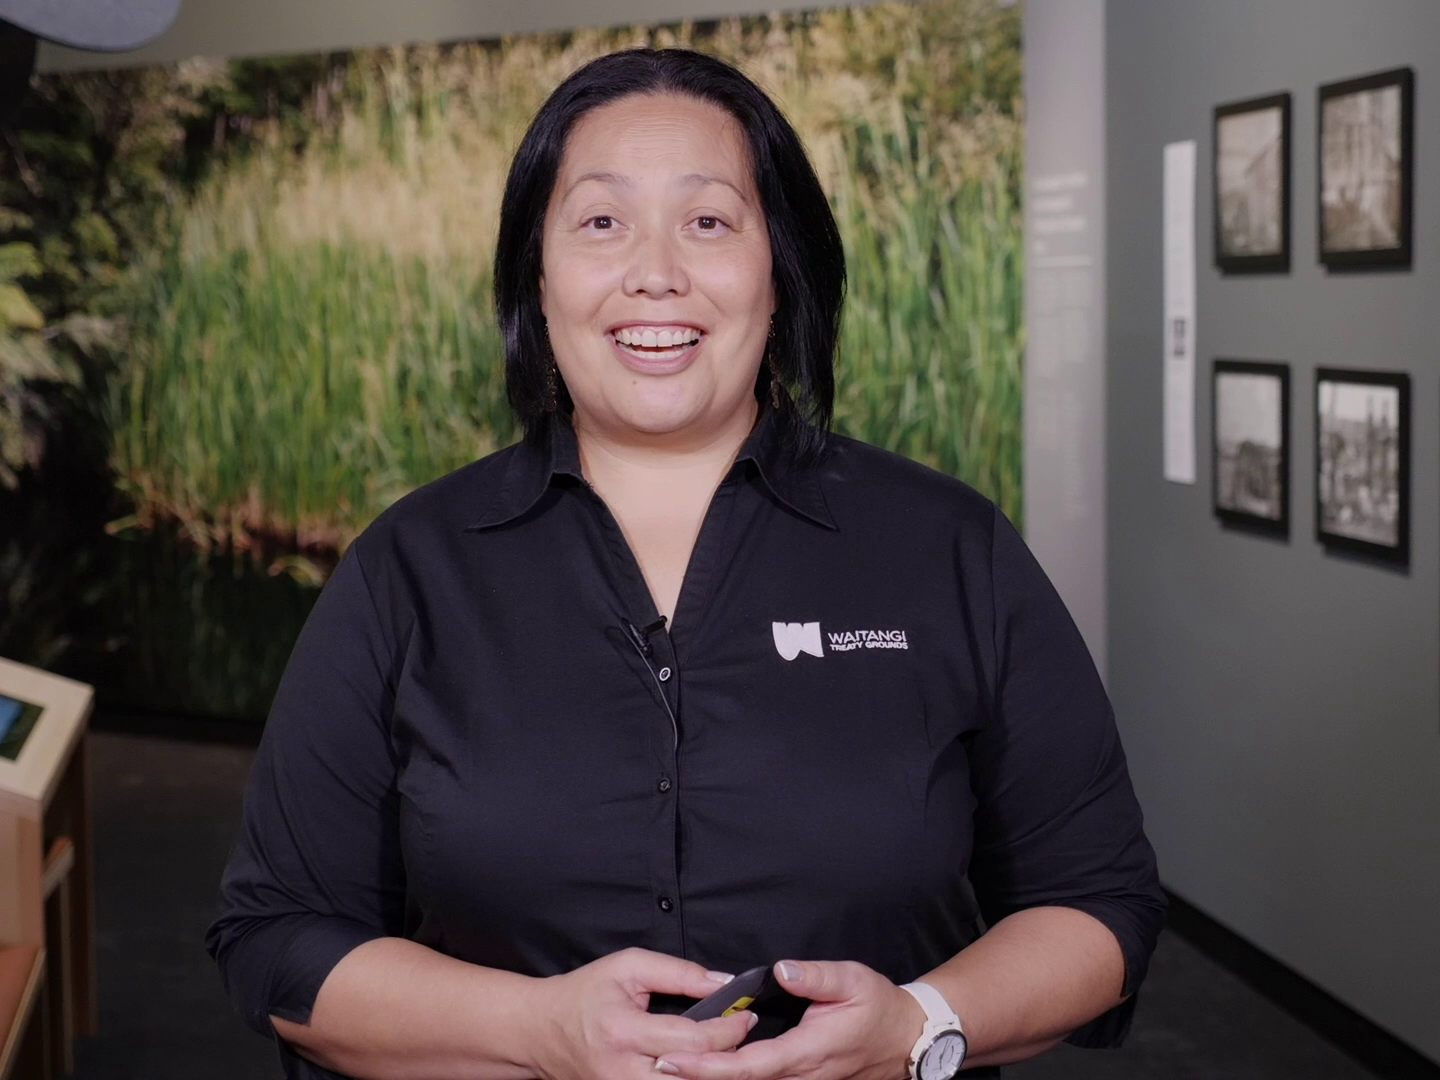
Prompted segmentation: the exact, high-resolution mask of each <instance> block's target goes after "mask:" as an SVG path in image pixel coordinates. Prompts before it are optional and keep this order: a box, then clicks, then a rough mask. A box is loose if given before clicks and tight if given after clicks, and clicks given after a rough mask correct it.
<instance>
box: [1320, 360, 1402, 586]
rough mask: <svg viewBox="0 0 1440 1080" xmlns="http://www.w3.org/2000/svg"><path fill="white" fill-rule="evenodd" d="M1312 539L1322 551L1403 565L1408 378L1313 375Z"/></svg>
mask: <svg viewBox="0 0 1440 1080" xmlns="http://www.w3.org/2000/svg"><path fill="white" fill-rule="evenodd" d="M1315 534H1316V537H1317V539H1319V541H1320V542H1321V543H1322V544H1325V545H1326V546H1327V547H1332V548H1339V549H1343V550H1348V551H1353V552H1358V553H1360V554H1364V555H1370V556H1373V557H1376V558H1380V559H1385V560H1387V561H1390V562H1395V563H1399V564H1402V565H1407V564H1408V563H1409V561H1410V376H1409V375H1405V374H1403V373H1394V372H1379V371H1339V370H1336V369H1334V368H1321V369H1319V371H1317V372H1316V373H1315Z"/></svg>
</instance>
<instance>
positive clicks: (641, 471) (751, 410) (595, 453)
mask: <svg viewBox="0 0 1440 1080" xmlns="http://www.w3.org/2000/svg"><path fill="white" fill-rule="evenodd" d="M759 412H760V409H759V404H758V403H757V402H755V401H753V400H751V401H749V402H748V403H747V407H746V408H744V409H741V410H739V411H738V412H737V413H736V414H735V415H734V416H733V417H731V418H729V419H728V420H727V421H726V422H725V423H723V424H721V425H719V426H718V427H716V428H714V429H712V430H710V431H706V432H703V433H696V434H693V435H690V436H688V437H687V436H683V435H682V436H679V437H676V436H670V437H667V438H663V439H656V438H653V437H648V436H645V435H639V434H636V435H631V434H629V433H626V434H622V435H618V436H617V435H616V434H614V433H611V432H608V431H606V430H605V429H604V428H603V427H602V426H600V425H593V424H589V423H587V422H586V420H585V418H584V417H583V416H582V415H580V414H577V415H576V417H575V434H576V439H577V441H578V443H579V447H580V464H581V468H582V470H583V471H584V474H585V479H586V481H587V482H589V484H590V486H591V487H593V488H595V490H596V491H598V492H599V493H600V496H601V498H603V499H605V501H606V502H612V501H613V502H618V503H620V504H622V505H623V504H626V503H634V502H636V501H639V502H642V503H644V502H649V501H650V498H647V496H653V497H658V498H661V499H673V498H675V497H676V496H677V495H690V496H692V497H693V498H696V499H702V500H703V502H704V503H708V502H709V499H710V496H711V495H712V494H713V493H714V491H715V488H716V487H717V486H718V485H719V483H720V481H721V480H722V479H724V476H725V474H726V473H727V472H728V471H729V469H730V466H731V465H732V464H734V462H735V458H736V456H737V455H738V454H739V453H740V447H741V446H743V445H744V443H745V440H746V439H747V438H748V437H749V435H750V432H751V431H752V430H753V428H754V426H755V422H756V419H757V418H758V416H759ZM682 501H684V502H688V501H690V500H688V499H682Z"/></svg>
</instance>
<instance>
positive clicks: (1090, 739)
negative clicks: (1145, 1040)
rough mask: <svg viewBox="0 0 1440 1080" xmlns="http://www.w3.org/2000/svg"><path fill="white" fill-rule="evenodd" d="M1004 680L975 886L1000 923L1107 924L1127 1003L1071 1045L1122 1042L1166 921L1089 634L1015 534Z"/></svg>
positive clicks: (1000, 561)
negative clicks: (1056, 917) (1047, 914)
mask: <svg viewBox="0 0 1440 1080" xmlns="http://www.w3.org/2000/svg"><path fill="white" fill-rule="evenodd" d="M991 586H992V588H991V597H992V602H993V605H994V612H993V623H992V625H993V628H994V652H993V657H994V685H993V698H992V708H991V716H990V719H989V722H988V723H987V724H986V725H985V726H984V727H983V728H982V729H981V730H980V731H979V732H978V733H977V734H976V735H975V737H974V739H973V740H972V744H971V747H970V761H971V773H972V788H973V790H974V792H975V796H976V803H977V805H976V811H975V815H976V816H975V848H974V855H973V857H972V860H971V867H970V878H971V883H972V885H973V886H974V888H975V893H976V898H977V899H978V901H979V903H980V908H981V912H982V913H983V915H984V917H985V921H986V923H987V925H991V926H993V925H994V924H995V923H996V922H998V921H999V920H1000V919H1003V918H1005V917H1006V916H1007V915H1010V914H1013V913H1014V912H1016V911H1019V910H1021V909H1024V908H1031V907H1039V906H1059V907H1069V908H1075V909H1078V910H1080V911H1084V912H1086V913H1087V914H1090V915H1093V916H1094V917H1095V918H1096V919H1098V920H1099V921H1100V922H1101V923H1103V924H1104V925H1105V926H1106V927H1107V928H1109V930H1110V931H1111V932H1112V933H1113V934H1114V935H1115V938H1116V940H1117V941H1118V942H1119V944H1120V951H1121V953H1122V954H1123V955H1124V958H1125V983H1124V993H1125V994H1126V995H1129V997H1128V1000H1126V1001H1125V1002H1124V1003H1122V1004H1121V1005H1119V1006H1117V1007H1116V1008H1114V1009H1112V1010H1110V1011H1109V1012H1107V1013H1106V1014H1104V1015H1103V1016H1101V1017H1099V1018H1098V1019H1096V1020H1094V1021H1092V1022H1091V1023H1090V1024H1087V1025H1086V1026H1085V1027H1083V1028H1081V1029H1080V1030H1079V1031H1076V1032H1075V1033H1073V1034H1072V1035H1071V1036H1070V1039H1069V1040H1068V1041H1070V1042H1072V1043H1074V1044H1076V1045H1080V1046H1119V1045H1120V1043H1121V1041H1122V1040H1123V1039H1124V1037H1125V1034H1126V1033H1127V1031H1128V1029H1129V1026H1130V1021H1131V1018H1132V1016H1133V1013H1134V1007H1135V1000H1136V999H1135V997H1134V994H1135V992H1136V990H1137V989H1138V988H1139V986H1140V983H1141V982H1142V981H1143V979H1144V978H1145V971H1146V967H1147V966H1148V964H1149V960H1150V954H1151V953H1152V952H1153V951H1154V948H1155V941H1156V938H1157V937H1158V936H1159V933H1160V929H1161V927H1162V926H1163V925H1164V921H1165V905H1166V901H1165V894H1164V892H1163V890H1162V889H1161V887H1160V881H1159V877H1158V874H1157V871H1156V865H1155V853H1154V850H1153V849H1152V848H1151V846H1150V843H1149V841H1148V840H1147V839H1146V837H1145V832H1144V828H1143V822H1142V817H1141V812H1140V806H1139V803H1138V802H1137V801H1136V799H1135V792H1134V789H1133V788H1132V786H1131V783H1130V774H1129V771H1128V770H1127V768H1126V764H1125V752H1124V750H1123V749H1122V748H1121V745H1120V737H1119V734H1118V732H1117V731H1116V728H1115V719H1114V714H1113V712H1112V710H1111V707H1110V702H1109V699H1108V698H1107V697H1106V694H1105V689H1104V687H1103V686H1102V684H1101V682H1100V677H1099V674H1098V673H1097V671H1096V670H1095V665H1094V662H1093V661H1092V660H1091V658H1090V653H1089V650H1088V649H1087V648H1086V646H1085V642H1084V639H1083V638H1082V637H1081V636H1080V632H1079V630H1078V629H1077V628H1076V626H1075V623H1074V621H1073V620H1072V619H1071V618H1070V614H1069V612H1068V611H1066V609H1065V605H1064V603H1063V602H1062V601H1061V599H1060V597H1059V595H1058V594H1057V593H1056V591H1055V589H1054V587H1053V586H1052V585H1051V584H1050V581H1049V579H1048V578H1046V576H1045V573H1044V571H1042V570H1041V569H1040V566H1039V564H1038V563H1037V562H1036V561H1035V558H1034V556H1033V555H1032V554H1031V553H1030V551H1029V549H1028V548H1027V547H1026V546H1025V543H1024V541H1023V540H1022V539H1021V538H1020V535H1019V533H1018V532H1016V530H1015V528H1014V526H1013V525H1011V524H1010V522H1009V521H1008V520H1006V518H1005V516H1004V515H1003V514H1001V513H1000V512H999V510H998V509H997V510H996V511H995V513H994V528H993V535H992V544H991Z"/></svg>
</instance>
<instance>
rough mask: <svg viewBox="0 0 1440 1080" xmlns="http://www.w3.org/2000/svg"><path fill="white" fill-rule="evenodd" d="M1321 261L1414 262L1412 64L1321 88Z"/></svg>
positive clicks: (1333, 263)
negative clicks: (1412, 241)
mask: <svg viewBox="0 0 1440 1080" xmlns="http://www.w3.org/2000/svg"><path fill="white" fill-rule="evenodd" d="M1318 112H1319V115H1320V163H1319V169H1318V172H1319V176H1320V261H1321V262H1322V263H1324V264H1325V265H1326V266H1338V267H1348V266H1409V265H1410V249H1411V231H1412V225H1411V206H1412V192H1411V181H1412V172H1413V169H1414V146H1415V128H1414V123H1415V116H1414V112H1415V74H1414V72H1413V71H1411V69H1410V68H1399V69H1397V70H1395V71H1384V72H1381V73H1380V74H1378V75H1367V76H1365V77H1364V78H1362V79H1349V80H1346V81H1345V82H1338V83H1330V84H1329V85H1328V86H1322V87H1320V104H1319V109H1318Z"/></svg>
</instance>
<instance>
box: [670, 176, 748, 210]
mask: <svg viewBox="0 0 1440 1080" xmlns="http://www.w3.org/2000/svg"><path fill="white" fill-rule="evenodd" d="M680 182H681V183H682V184H694V185H697V186H699V185H702V184H724V185H725V186H726V187H728V188H729V189H730V190H731V191H733V192H735V194H736V195H739V196H740V198H741V200H742V201H743V202H745V203H746V204H747V205H748V204H749V202H750V199H749V198H748V197H747V196H746V194H745V192H743V191H741V190H740V189H739V188H738V187H736V186H735V185H734V184H732V183H731V182H730V181H729V180H726V179H725V178H724V177H723V176H710V175H707V174H706V173H687V174H686V175H685V176H682V177H681V178H680Z"/></svg>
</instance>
